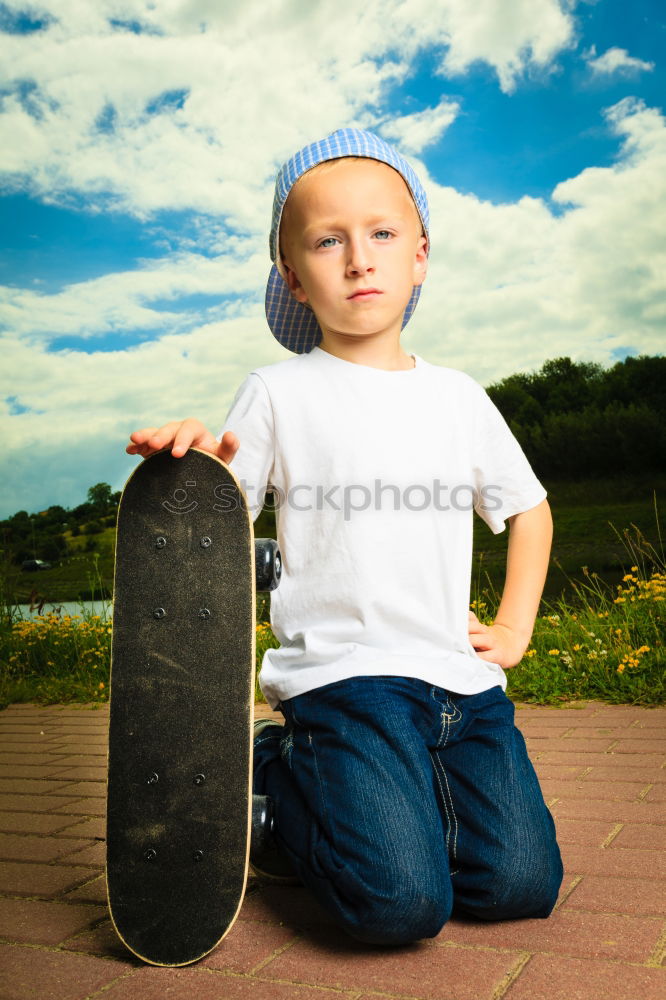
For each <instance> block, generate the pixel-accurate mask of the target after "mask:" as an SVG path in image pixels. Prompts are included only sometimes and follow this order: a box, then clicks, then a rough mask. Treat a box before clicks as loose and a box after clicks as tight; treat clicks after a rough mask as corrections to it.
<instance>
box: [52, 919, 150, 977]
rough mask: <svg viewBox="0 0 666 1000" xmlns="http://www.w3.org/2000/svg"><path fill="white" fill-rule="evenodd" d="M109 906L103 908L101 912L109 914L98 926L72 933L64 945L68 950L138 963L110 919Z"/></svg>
mask: <svg viewBox="0 0 666 1000" xmlns="http://www.w3.org/2000/svg"><path fill="white" fill-rule="evenodd" d="M108 912H109V911H108V907H106V906H105V907H104V908H103V909H101V913H102V914H103V915H106V916H107V919H106V920H104V921H102V922H101V923H100V924H99V925H98V926H97V927H93V928H91V929H89V930H84V931H82V932H81V933H78V934H72V935H71V936H70V937H69V940H66V941H64V943H63V945H62V947H63V948H66V949H67V950H68V951H76V952H86V953H87V954H89V955H102V956H104V957H105V958H118V959H120V960H121V961H124V962H132V963H133V964H138V962H139V960H138V959H137V958H136V956H135V955H134V954H132V952H131V951H130V950H129V949H128V948H127V947H126V946H125V945H124V944H123V942H122V941H121V940H120V938H119V937H118V935H117V934H116V931H115V929H114V927H113V924H112V923H111V920H109V919H108Z"/></svg>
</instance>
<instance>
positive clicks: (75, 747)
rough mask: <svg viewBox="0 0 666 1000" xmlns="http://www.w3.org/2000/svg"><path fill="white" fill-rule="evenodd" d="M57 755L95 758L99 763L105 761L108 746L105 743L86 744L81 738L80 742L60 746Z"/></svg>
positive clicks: (73, 741) (74, 741)
mask: <svg viewBox="0 0 666 1000" xmlns="http://www.w3.org/2000/svg"><path fill="white" fill-rule="evenodd" d="M54 752H56V751H54ZM57 753H59V754H61V755H62V756H63V757H64V756H66V755H68V754H69V755H70V756H72V755H73V754H76V755H77V756H86V757H94V758H95V759H96V760H98V761H99V760H101V761H105V760H106V758H107V754H108V746H107V744H106V743H105V742H100V743H87V742H84V741H83V737H81V739H80V740H76V739H75V740H72V742H71V743H68V744H66V745H63V746H60V745H58V749H57Z"/></svg>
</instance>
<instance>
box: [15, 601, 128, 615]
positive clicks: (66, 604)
mask: <svg viewBox="0 0 666 1000" xmlns="http://www.w3.org/2000/svg"><path fill="white" fill-rule="evenodd" d="M58 609H60V612H59V613H60V614H61V615H62V616H63V617H64V616H65V615H72V616H73V615H81V614H85V615H99V616H100V618H109V619H110V618H111V603H110V602H109V601H60V602H59V603H54V604H51V603H50V602H48V601H47V603H46V604H45V605H44V607H43V608H42V614H44V615H46V614H49V612H52V611H55V612H56V613H58ZM16 613H17V616H18V617H20V618H36V617H37V615H38V614H39V609H38V608H33V609H32V611H31V610H30V605H29V604H19V605H18V606H17V608H16Z"/></svg>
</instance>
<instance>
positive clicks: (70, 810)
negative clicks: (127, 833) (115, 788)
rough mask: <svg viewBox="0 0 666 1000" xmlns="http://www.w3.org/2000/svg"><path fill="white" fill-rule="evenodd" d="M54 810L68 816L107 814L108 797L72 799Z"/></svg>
mask: <svg viewBox="0 0 666 1000" xmlns="http://www.w3.org/2000/svg"><path fill="white" fill-rule="evenodd" d="M53 811H54V812H57V813H62V814H67V815H68V816H69V815H71V816H106V798H103V799H70V800H68V801H67V802H66V803H65V804H64V805H63V806H62V807H60V808H58V809H54V810H53Z"/></svg>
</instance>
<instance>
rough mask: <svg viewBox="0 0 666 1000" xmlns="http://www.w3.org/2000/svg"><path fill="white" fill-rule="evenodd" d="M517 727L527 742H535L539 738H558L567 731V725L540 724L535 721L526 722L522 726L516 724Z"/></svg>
mask: <svg viewBox="0 0 666 1000" xmlns="http://www.w3.org/2000/svg"><path fill="white" fill-rule="evenodd" d="M518 728H519V729H520V731H521V733H522V734H523V736H524V737H525V740H526V742H527V743H528V744H529V743H534V744H536V743H538V741H539V740H545V739H553V740H554V739H560V738H561V737H562V736H564V734H565V733H568V732H569V726H567V725H562V726H542V725H541V724H540V723H537V722H528V723H526V724H525V725H524V726H518Z"/></svg>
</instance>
